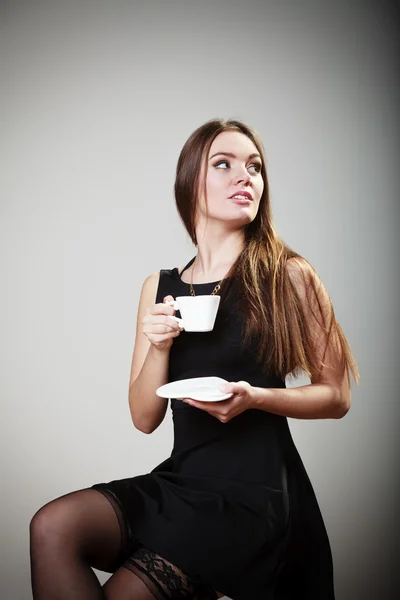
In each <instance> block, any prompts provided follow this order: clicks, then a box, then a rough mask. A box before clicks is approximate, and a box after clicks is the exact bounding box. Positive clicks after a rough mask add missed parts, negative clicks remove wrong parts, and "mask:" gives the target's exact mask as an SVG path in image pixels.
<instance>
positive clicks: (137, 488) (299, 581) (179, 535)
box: [93, 261, 334, 600]
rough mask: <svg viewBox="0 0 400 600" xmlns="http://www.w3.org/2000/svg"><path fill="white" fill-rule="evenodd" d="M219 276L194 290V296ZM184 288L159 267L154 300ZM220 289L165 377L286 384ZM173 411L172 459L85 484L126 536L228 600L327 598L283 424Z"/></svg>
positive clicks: (324, 570)
mask: <svg viewBox="0 0 400 600" xmlns="http://www.w3.org/2000/svg"><path fill="white" fill-rule="evenodd" d="M191 262H192V261H191ZM190 264H191V263H189V265H190ZM189 265H187V266H189ZM216 283H218V282H211V283H204V284H197V285H194V289H195V292H196V295H200V294H210V293H211V291H212V290H213V288H214V287H215V285H216ZM188 294H189V284H187V283H185V282H183V281H182V280H181V277H180V275H179V272H178V269H177V268H175V269H172V270H162V271H160V282H159V287H158V291H157V297H156V302H162V301H163V298H164V297H165V296H167V295H172V296H173V297H174V298H176V297H177V296H180V295H188ZM221 296H222V299H221V304H220V307H219V310H218V314H217V318H216V321H215V326H214V329H213V331H211V332H207V333H196V332H195V333H188V332H182V333H181V335H180V336H178V337H177V338H175V339H174V342H173V345H172V347H171V352H170V362H169V381H176V380H179V379H185V378H189V377H201V376H206V375H217V376H220V377H223V378H224V379H226V380H228V381H239V380H245V381H247V382H249V383H250V384H251V385H254V386H259V387H282V388H283V387H285V382H284V381H282V379H280V378H279V377H277V376H276V375H275V374H273V373H270V374H269V375H265V374H264V373H263V371H262V369H261V366H260V365H259V364H258V363H257V360H256V358H255V347H252V348H250V349H249V348H244V346H243V343H242V332H243V323H244V315H243V313H242V311H241V309H240V289H239V286H238V283H237V282H236V281H234V280H233V278H230V279H229V280H227V281H225V282H224V283H223V285H222V288H221ZM224 296H225V297H224ZM177 314H178V316H179V312H178V313H177ZM170 406H171V409H172V417H173V426H174V445H173V449H172V452H171V456H170V457H168V458H167V459H166V460H165V461H164V462H162V463H161V464H160V465H158V466H156V467H155V468H154V469H153V470H152V471H151V473H148V474H143V475H137V476H134V477H128V478H126V479H122V480H116V481H111V482H109V483H103V484H96V485H95V486H93V487H97V489H99V490H100V489H103V490H105V489H107V490H110V491H112V493H113V494H114V495H115V497H117V498H118V501H119V503H120V506H121V507H122V511H123V514H124V518H125V519H126V521H127V522H128V523H129V528H130V533H129V535H130V539H131V542H132V540H134V541H135V542H136V543H137V544H140V545H143V546H144V547H146V548H148V549H151V550H152V551H153V552H155V553H157V554H159V555H160V556H161V557H164V558H165V559H167V560H168V561H170V562H171V563H172V564H173V565H176V566H177V567H179V568H180V569H182V570H183V571H184V572H185V573H190V574H191V576H192V577H194V578H195V580H196V581H198V582H202V583H204V584H205V585H209V586H211V587H212V588H213V589H214V590H218V591H220V592H222V593H224V594H226V595H227V596H229V597H231V598H233V599H234V600H250V598H251V599H252V600H256V599H263V600H334V591H333V567H332V556H331V549H330V544H329V540H328V537H327V533H326V530H325V526H324V522H323V519H322V516H321V513H320V510H319V506H318V502H317V499H316V497H315V493H314V490H313V488H312V485H311V483H310V480H309V478H308V475H307V473H306V471H305V469H304V466H303V463H302V461H301V458H300V456H299V454H298V452H297V449H296V447H295V444H294V442H293V439H292V436H291V434H290V430H289V427H288V423H287V419H286V418H285V417H281V416H277V415H273V414H271V413H268V412H266V411H261V410H256V409H251V410H247V411H245V412H243V413H242V414H240V415H238V416H237V417H235V418H234V419H232V420H231V421H229V422H227V423H222V422H220V421H219V420H218V419H216V418H215V417H212V416H211V415H209V414H207V413H206V412H204V411H202V410H200V409H197V408H194V407H192V406H189V405H187V404H185V403H183V402H181V401H179V400H176V399H171V404H170ZM153 435H154V434H153ZM155 435H157V434H155Z"/></svg>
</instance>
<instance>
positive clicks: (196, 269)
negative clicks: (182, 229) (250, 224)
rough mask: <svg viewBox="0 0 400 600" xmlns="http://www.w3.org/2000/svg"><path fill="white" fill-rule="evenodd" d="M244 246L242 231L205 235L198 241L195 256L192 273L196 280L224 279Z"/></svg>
mask: <svg viewBox="0 0 400 600" xmlns="http://www.w3.org/2000/svg"><path fill="white" fill-rule="evenodd" d="M243 246H244V235H243V231H234V232H232V233H230V234H227V233H226V232H223V233H221V234H220V235H217V234H214V235H213V234H212V233H211V232H209V233H206V234H205V235H203V236H202V238H201V239H200V240H199V241H198V250H197V256H196V259H195V261H194V263H193V264H192V267H191V268H192V272H193V273H194V274H195V276H196V277H197V278H200V279H203V280H207V281H213V280H214V279H219V278H221V279H222V278H223V277H225V275H226V274H227V272H228V271H229V269H230V268H231V266H232V265H233V264H234V262H235V261H236V259H237V258H238V256H239V254H240V253H241V252H242V250H243Z"/></svg>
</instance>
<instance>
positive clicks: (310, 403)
mask: <svg viewBox="0 0 400 600" xmlns="http://www.w3.org/2000/svg"><path fill="white" fill-rule="evenodd" d="M254 390H255V392H254V398H255V401H254V404H255V408H257V409H259V410H265V411H268V412H271V413H274V414H276V415H282V416H284V417H292V418H294V419H340V418H342V417H344V415H345V414H346V413H347V412H348V410H349V408H350V393H348V394H346V396H345V397H344V394H343V393H341V391H340V390H339V388H336V387H335V386H333V385H331V384H328V383H312V384H310V385H303V386H301V387H295V388H261V387H255V388H254Z"/></svg>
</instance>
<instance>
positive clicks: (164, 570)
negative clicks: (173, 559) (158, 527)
mask: <svg viewBox="0 0 400 600" xmlns="http://www.w3.org/2000/svg"><path fill="white" fill-rule="evenodd" d="M123 566H124V567H126V568H127V569H129V570H130V571H132V572H133V573H135V574H136V575H137V576H138V577H139V578H140V579H142V581H143V582H144V583H145V584H146V585H147V587H148V588H149V590H151V591H152V593H153V595H154V597H155V598H156V600H165V599H167V600H184V599H187V600H189V599H190V600H215V599H216V598H217V594H216V593H215V591H214V590H213V589H212V588H210V587H209V586H207V585H204V584H203V583H201V582H200V581H198V580H196V579H195V578H194V577H192V576H190V575H188V574H187V573H185V572H184V571H182V570H181V569H178V568H177V567H176V566H175V565H173V564H172V563H170V562H169V561H167V560H166V559H165V558H162V557H161V556H159V555H158V554H155V553H154V552H152V551H151V550H149V549H148V548H145V547H143V546H140V547H139V548H137V549H136V550H135V552H134V553H133V554H132V556H130V557H129V558H128V559H127V560H126V561H125V562H124V564H123Z"/></svg>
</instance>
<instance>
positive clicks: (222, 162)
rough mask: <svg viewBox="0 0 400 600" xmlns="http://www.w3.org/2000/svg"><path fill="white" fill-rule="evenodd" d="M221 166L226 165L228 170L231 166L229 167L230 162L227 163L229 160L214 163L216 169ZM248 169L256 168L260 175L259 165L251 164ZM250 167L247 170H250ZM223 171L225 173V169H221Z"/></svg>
mask: <svg viewBox="0 0 400 600" xmlns="http://www.w3.org/2000/svg"><path fill="white" fill-rule="evenodd" d="M221 164H226V165H228V168H230V166H231V165H230V162H229V160H219V161H218V162H216V163H215V164H214V167H216V168H217V167H218V166H219V165H221ZM250 167H255V168H256V172H257V173H261V164H260V163H252V164H251V165H250ZM250 167H249V168H250ZM223 170H224V171H226V170H227V169H223Z"/></svg>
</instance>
